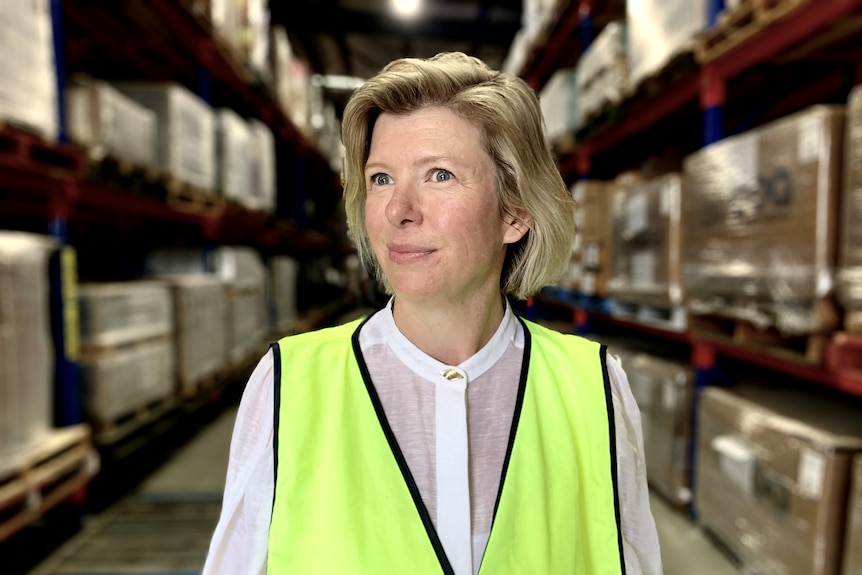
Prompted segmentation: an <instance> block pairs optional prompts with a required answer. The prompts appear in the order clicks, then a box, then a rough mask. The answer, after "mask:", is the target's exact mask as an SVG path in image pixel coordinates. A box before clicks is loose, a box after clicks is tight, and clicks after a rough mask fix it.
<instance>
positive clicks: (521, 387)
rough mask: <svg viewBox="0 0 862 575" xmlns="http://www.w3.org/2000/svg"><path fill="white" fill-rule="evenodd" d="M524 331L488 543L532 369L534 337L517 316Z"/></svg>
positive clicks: (501, 495)
mask: <svg viewBox="0 0 862 575" xmlns="http://www.w3.org/2000/svg"><path fill="white" fill-rule="evenodd" d="M515 317H516V318H517V319H518V321H519V322H521V327H522V328H523V331H524V354H523V359H522V360H521V376H520V379H519V381H518V395H517V397H516V398H515V412H514V413H513V415H512V427H511V428H510V429H509V443H508V445H507V446H506V457H505V458H503V470H502V471H501V472H500V486H499V488H498V489H497V499H496V501H494V514H493V515H492V516H491V530H490V532H489V534H488V543H489V544H490V542H491V537H493V535H494V523H495V521H496V520H497V509H498V508H499V507H500V500H501V499H502V498H503V485H504V484H505V483H506V475H507V473H508V471H509V461H510V460H511V459H512V450H513V449H514V447H515V436H516V435H517V434H518V423H519V422H520V421H521V409H522V408H523V407H524V396H525V395H526V391H527V373H528V372H529V368H530V350H531V349H532V347H533V339H532V335H530V330H529V328H527V324H525V323H524V320H523V319H521V317H520V316H517V315H516V316H515ZM484 562H485V556H484V555H483V556H482V563H484ZM482 563H480V564H479V573H481V572H482Z"/></svg>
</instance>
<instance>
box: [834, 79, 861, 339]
mask: <svg viewBox="0 0 862 575" xmlns="http://www.w3.org/2000/svg"><path fill="white" fill-rule="evenodd" d="M839 266H840V267H839V278H840V290H839V297H840V299H841V303H842V304H843V305H844V307H845V309H846V310H847V312H848V315H847V317H846V321H845V324H846V325H845V326H846V328H847V330H848V331H852V332H855V333H862V86H857V87H856V88H854V89H853V91H852V92H851V93H850V98H849V100H848V102H847V128H846V133H845V148H844V189H843V192H842V196H841V235H840V246H839Z"/></svg>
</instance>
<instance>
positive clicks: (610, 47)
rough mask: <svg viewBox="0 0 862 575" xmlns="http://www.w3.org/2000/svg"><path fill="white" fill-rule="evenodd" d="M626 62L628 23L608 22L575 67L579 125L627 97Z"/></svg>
mask: <svg viewBox="0 0 862 575" xmlns="http://www.w3.org/2000/svg"><path fill="white" fill-rule="evenodd" d="M627 62H628V60H627V54H626V24H625V22H624V21H614V22H609V23H608V24H607V25H606V26H605V27H604V28H603V29H602V31H601V32H600V33H599V35H598V36H596V39H595V41H594V42H593V43H592V44H590V46H589V48H587V50H586V51H585V52H584V54H583V56H582V57H581V59H580V60H579V61H578V65H577V67H576V69H577V72H576V78H575V83H576V85H577V95H578V109H577V119H576V126H577V127H579V128H580V127H583V126H584V125H585V124H587V122H588V121H589V120H590V119H591V118H592V117H593V116H595V115H596V114H598V113H600V112H601V111H602V110H604V109H605V108H607V107H608V106H613V105H616V104H619V103H620V102H622V100H623V99H624V98H625V97H626V95H627V87H628V80H629V79H628V63H627Z"/></svg>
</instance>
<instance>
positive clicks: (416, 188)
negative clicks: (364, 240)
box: [365, 107, 526, 302]
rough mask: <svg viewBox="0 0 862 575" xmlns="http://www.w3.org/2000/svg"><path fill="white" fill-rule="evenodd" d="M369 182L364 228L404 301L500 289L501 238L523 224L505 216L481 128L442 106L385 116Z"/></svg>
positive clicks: (515, 236)
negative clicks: (514, 223) (509, 221)
mask: <svg viewBox="0 0 862 575" xmlns="http://www.w3.org/2000/svg"><path fill="white" fill-rule="evenodd" d="M365 181H366V186H367V190H368V195H367V199H366V204H365V220H366V226H367V229H368V236H369V238H370V240H371V246H372V249H373V250H374V254H375V255H376V256H377V260H378V262H379V263H380V266H381V268H382V270H383V272H384V273H385V274H386V277H387V278H388V279H389V282H390V284H391V285H392V289H393V291H394V293H395V294H396V295H397V296H399V298H400V299H409V300H413V301H428V300H434V301H442V302H459V301H460V302H465V301H470V300H471V299H473V296H475V295H477V294H481V293H489V292H488V291H486V290H491V291H494V292H496V291H498V290H499V286H500V274H501V272H502V267H503V260H504V257H505V253H506V245H507V244H509V243H513V242H516V241H518V240H519V239H520V238H521V237H522V236H523V234H524V233H525V232H526V228H522V226H520V225H512V224H511V223H507V222H506V221H504V220H503V217H502V216H501V213H500V209H499V206H498V201H497V194H496V191H495V171H494V164H493V162H492V160H491V158H490V157H489V156H488V154H487V153H486V152H485V150H484V149H483V147H482V145H481V143H480V131H479V128H477V127H476V126H475V125H473V124H471V123H470V122H468V121H466V120H464V119H462V118H460V117H459V116H457V115H456V114H455V113H454V112H452V111H450V110H449V109H447V108H442V107H429V108H423V109H421V110H417V111H415V112H411V113H409V114H401V115H392V114H382V115H381V116H380V117H379V118H378V120H377V122H376V124H375V126H374V132H373V134H372V138H371V148H370V152H369V157H368V162H367V163H366V166H365ZM507 219H509V218H507Z"/></svg>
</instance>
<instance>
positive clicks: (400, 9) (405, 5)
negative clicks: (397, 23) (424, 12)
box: [392, 0, 421, 18]
mask: <svg viewBox="0 0 862 575" xmlns="http://www.w3.org/2000/svg"><path fill="white" fill-rule="evenodd" d="M420 1H421V0H392V8H393V10H395V14H397V15H398V16H401V17H402V18H412V17H413V16H416V14H418V13H419V3H420Z"/></svg>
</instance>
